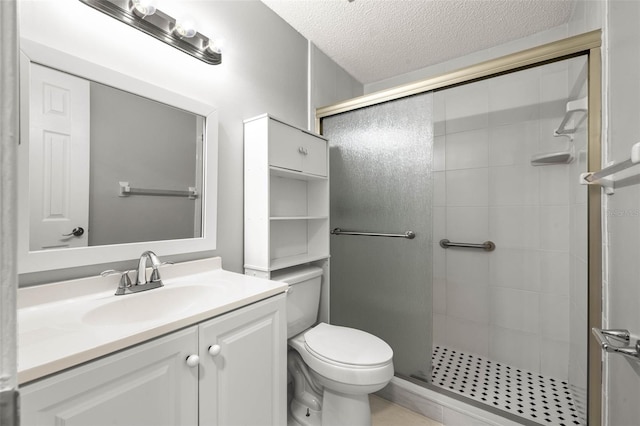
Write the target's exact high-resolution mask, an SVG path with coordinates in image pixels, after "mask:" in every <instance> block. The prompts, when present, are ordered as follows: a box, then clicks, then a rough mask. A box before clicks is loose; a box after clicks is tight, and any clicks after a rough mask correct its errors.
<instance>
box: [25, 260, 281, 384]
mask: <svg viewBox="0 0 640 426" xmlns="http://www.w3.org/2000/svg"><path fill="white" fill-rule="evenodd" d="M132 275H133V274H132ZM161 276H162V281H163V283H164V287H161V288H158V289H153V290H148V291H143V292H140V293H136V294H128V295H123V296H115V295H114V293H115V290H116V288H117V286H118V281H119V277H118V276H110V277H106V278H102V277H90V278H84V279H79V280H73V281H65V282H59V283H52V284H46V285H42V286H35V287H27V288H24V289H19V290H18V381H19V383H20V384H21V385H22V384H25V383H27V382H30V381H33V380H36V379H39V378H42V377H44V376H47V375H49V374H52V373H56V372H59V371H62V370H64V369H66V368H69V367H73V366H75V365H78V364H81V363H83V362H87V361H91V360H92V359H95V358H98V357H101V356H104V355H107V354H109V353H112V352H115V351H118V350H121V349H124V348H127V347H129V346H132V345H135V344H137V343H141V342H144V341H146V340H149V339H152V338H154V337H158V336H161V335H163V334H167V333H170V332H172V331H175V330H178V329H180V328H183V327H187V326H189V325H193V324H196V323H198V322H201V321H203V320H206V319H209V318H212V317H215V316H218V315H221V314H224V313H226V312H229V311H232V310H234V309H237V308H240V307H242V306H246V305H249V304H251V303H254V302H257V301H259V300H262V299H266V298H268V297H271V296H274V295H276V294H278V293H282V292H284V291H285V289H286V288H287V284H286V283H282V282H275V281H268V280H264V279H260V278H254V277H249V276H247V275H242V274H237V273H233V272H229V271H225V270H223V269H222V263H221V260H220V258H219V257H215V258H210V259H204V260H197V261H192V262H184V263H178V264H175V265H170V266H165V267H162V268H161ZM192 291H193V293H191V292H192ZM192 294H193V296H191V295H192ZM167 300H171V303H170V304H167ZM111 308H115V310H112V309H111ZM112 312H118V313H119V314H118V315H112Z"/></svg>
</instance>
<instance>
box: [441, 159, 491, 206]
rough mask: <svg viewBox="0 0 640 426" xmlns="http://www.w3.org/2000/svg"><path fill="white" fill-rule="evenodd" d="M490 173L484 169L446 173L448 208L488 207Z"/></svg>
mask: <svg viewBox="0 0 640 426" xmlns="http://www.w3.org/2000/svg"><path fill="white" fill-rule="evenodd" d="M488 182H489V171H488V169H486V168H482V169H466V170H451V171H447V172H446V191H447V192H446V193H447V199H446V203H447V205H448V206H486V205H488V202H489V188H488Z"/></svg>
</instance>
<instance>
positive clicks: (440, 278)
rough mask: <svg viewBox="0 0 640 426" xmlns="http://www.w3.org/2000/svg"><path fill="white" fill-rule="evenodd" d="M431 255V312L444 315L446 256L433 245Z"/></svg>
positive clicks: (437, 245)
mask: <svg viewBox="0 0 640 426" xmlns="http://www.w3.org/2000/svg"><path fill="white" fill-rule="evenodd" d="M432 253H433V312H434V313H437V314H443V315H444V314H446V306H447V255H446V253H445V250H444V249H443V248H442V247H440V245H439V244H437V243H435V244H433V247H432Z"/></svg>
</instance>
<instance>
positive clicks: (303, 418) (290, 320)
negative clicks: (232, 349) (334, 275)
mask: <svg viewBox="0 0 640 426" xmlns="http://www.w3.org/2000/svg"><path fill="white" fill-rule="evenodd" d="M271 279H272V280H277V281H283V282H286V283H287V284H289V289H288V291H287V338H288V343H289V351H288V359H287V371H288V376H289V378H290V379H291V381H292V383H293V392H292V397H291V402H290V411H291V415H292V417H293V419H294V420H295V421H296V422H297V423H298V424H300V425H302V426H370V425H371V409H370V407H369V394H370V393H372V392H376V391H378V390H380V389H382V388H383V387H385V386H386V385H387V383H389V381H390V380H391V378H392V377H393V351H392V349H391V347H390V346H389V345H388V344H387V343H386V342H385V341H383V340H382V339H380V338H378V337H376V336H373V335H372V334H369V333H366V332H364V331H361V330H356V329H353V328H349V327H340V326H335V325H330V324H326V323H318V324H316V321H317V319H318V308H319V305H320V288H321V283H322V269H321V268H318V267H315V266H303V267H296V268H290V269H288V270H286V271H284V272H282V273H279V274H274V275H272V277H271Z"/></svg>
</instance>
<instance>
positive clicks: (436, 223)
mask: <svg viewBox="0 0 640 426" xmlns="http://www.w3.org/2000/svg"><path fill="white" fill-rule="evenodd" d="M432 212H433V219H432V220H433V242H434V243H437V242H438V241H440V240H441V239H443V238H447V208H446V207H444V206H438V207H433V209H432ZM438 249H440V247H439V246H438ZM434 263H435V259H434Z"/></svg>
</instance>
